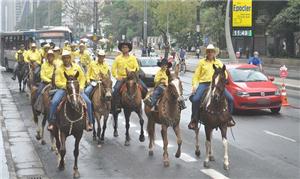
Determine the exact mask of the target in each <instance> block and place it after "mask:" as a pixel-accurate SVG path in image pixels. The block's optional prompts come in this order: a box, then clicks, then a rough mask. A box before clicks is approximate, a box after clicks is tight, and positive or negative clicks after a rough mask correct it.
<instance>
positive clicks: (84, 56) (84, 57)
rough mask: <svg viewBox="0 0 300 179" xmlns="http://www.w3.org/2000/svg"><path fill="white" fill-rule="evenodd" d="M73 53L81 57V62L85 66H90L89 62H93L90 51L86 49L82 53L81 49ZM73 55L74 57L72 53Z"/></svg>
mask: <svg viewBox="0 0 300 179" xmlns="http://www.w3.org/2000/svg"><path fill="white" fill-rule="evenodd" d="M73 55H74V56H75V57H78V58H79V59H80V63H81V64H82V65H83V66H86V67H88V66H89V64H90V63H91V57H90V55H89V52H88V51H86V50H84V51H83V53H80V51H76V52H73ZM71 57H72V55H71Z"/></svg>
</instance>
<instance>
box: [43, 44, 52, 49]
mask: <svg viewBox="0 0 300 179" xmlns="http://www.w3.org/2000/svg"><path fill="white" fill-rule="evenodd" d="M43 47H44V48H50V47H51V46H50V44H48V43H46V44H45V45H44V46H43Z"/></svg>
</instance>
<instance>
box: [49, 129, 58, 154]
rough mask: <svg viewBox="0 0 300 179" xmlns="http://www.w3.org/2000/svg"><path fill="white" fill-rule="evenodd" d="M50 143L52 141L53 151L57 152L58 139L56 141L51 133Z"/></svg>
mask: <svg viewBox="0 0 300 179" xmlns="http://www.w3.org/2000/svg"><path fill="white" fill-rule="evenodd" d="M50 141H51V147H50V149H51V151H56V150H57V148H56V147H57V146H56V143H55V142H56V139H55V136H54V135H53V134H52V132H50Z"/></svg>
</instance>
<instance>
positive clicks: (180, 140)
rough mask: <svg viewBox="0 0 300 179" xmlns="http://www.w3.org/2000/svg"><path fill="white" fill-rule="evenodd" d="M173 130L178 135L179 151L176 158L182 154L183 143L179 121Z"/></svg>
mask: <svg viewBox="0 0 300 179" xmlns="http://www.w3.org/2000/svg"><path fill="white" fill-rule="evenodd" d="M173 130H174V132H175V134H176V137H177V145H178V148H177V152H176V154H175V157H176V158H179V157H180V155H181V144H182V139H181V134H180V128H179V123H178V124H177V125H176V126H173Z"/></svg>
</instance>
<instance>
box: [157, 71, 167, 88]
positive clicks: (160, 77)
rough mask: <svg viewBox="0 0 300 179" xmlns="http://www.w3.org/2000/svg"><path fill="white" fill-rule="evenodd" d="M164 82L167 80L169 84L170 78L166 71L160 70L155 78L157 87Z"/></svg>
mask: <svg viewBox="0 0 300 179" xmlns="http://www.w3.org/2000/svg"><path fill="white" fill-rule="evenodd" d="M162 80H165V81H166V82H167V83H168V81H169V78H168V75H167V73H166V70H163V69H160V70H159V71H158V72H157V73H156V75H155V78H154V83H155V85H159V83H160V82H161V81H162Z"/></svg>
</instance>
